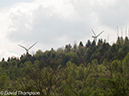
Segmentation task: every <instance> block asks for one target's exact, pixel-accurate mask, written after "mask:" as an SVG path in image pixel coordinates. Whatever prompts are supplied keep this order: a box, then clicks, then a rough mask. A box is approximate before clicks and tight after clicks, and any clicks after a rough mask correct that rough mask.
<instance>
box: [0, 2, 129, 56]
mask: <svg viewBox="0 0 129 96" xmlns="http://www.w3.org/2000/svg"><path fill="white" fill-rule="evenodd" d="M30 1H31V2H29V3H28V2H24V3H23V2H22V3H21V2H19V3H15V4H13V5H11V6H9V7H6V8H3V9H1V10H0V33H1V34H2V35H1V36H0V43H1V52H0V57H3V56H4V57H6V58H7V56H11V55H16V56H19V55H20V54H21V53H22V52H23V53H24V50H23V49H20V47H19V46H17V44H22V45H25V46H27V45H31V44H33V43H34V42H35V41H39V43H38V44H37V45H36V46H35V47H34V48H33V49H32V51H33V50H35V51H36V50H38V48H41V49H42V50H47V49H50V48H51V47H54V49H55V48H58V47H62V46H64V45H65V44H67V43H73V42H74V41H76V42H79V41H80V40H81V41H83V42H84V44H86V42H87V40H88V39H90V40H92V39H91V36H92V35H93V34H92V32H91V30H90V28H93V29H94V30H95V32H96V34H97V33H99V32H100V31H102V30H105V32H104V33H103V34H102V35H101V36H100V38H103V39H107V36H108V35H110V41H115V40H116V37H115V38H114V35H116V31H115V27H116V26H119V27H122V28H123V27H124V26H125V25H126V26H127V25H128V23H129V22H128V21H129V19H128V17H129V14H128V3H129V1H127V0H125V1H122V0H90V1H88V0H35V1H32V0H30ZM14 49H16V50H14Z"/></svg>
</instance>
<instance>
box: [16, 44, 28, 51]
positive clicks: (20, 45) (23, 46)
mask: <svg viewBox="0 0 129 96" xmlns="http://www.w3.org/2000/svg"><path fill="white" fill-rule="evenodd" d="M18 46H20V47H22V48H24V49H25V50H26V51H27V48H26V47H24V46H22V45H19V44H18Z"/></svg>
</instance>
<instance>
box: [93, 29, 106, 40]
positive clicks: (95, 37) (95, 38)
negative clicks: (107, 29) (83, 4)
mask: <svg viewBox="0 0 129 96" xmlns="http://www.w3.org/2000/svg"><path fill="white" fill-rule="evenodd" d="M91 31H92V32H93V34H94V36H92V38H94V40H95V42H97V37H98V36H99V35H100V34H102V33H103V32H104V30H103V31H102V32H100V33H99V34H98V35H96V34H95V32H94V31H93V29H91Z"/></svg>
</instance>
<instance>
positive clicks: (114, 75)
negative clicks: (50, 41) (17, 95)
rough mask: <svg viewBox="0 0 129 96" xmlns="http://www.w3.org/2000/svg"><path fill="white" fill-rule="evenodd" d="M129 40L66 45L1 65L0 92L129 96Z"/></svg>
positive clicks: (46, 94) (119, 38)
mask: <svg viewBox="0 0 129 96" xmlns="http://www.w3.org/2000/svg"><path fill="white" fill-rule="evenodd" d="M128 52H129V39H128V37H126V38H125V39H123V38H122V37H118V39H117V41H116V42H115V43H114V44H112V45H110V44H109V43H108V42H106V41H103V40H102V39H99V40H98V43H97V44H96V43H95V41H92V42H91V41H90V40H88V41H87V42H86V44H85V45H84V44H83V43H82V42H80V43H79V45H77V44H74V45H73V46H71V45H70V44H68V45H65V48H64V49H63V48H58V49H57V50H54V49H53V48H52V49H51V50H50V51H48V50H46V51H45V52H43V51H42V50H38V51H37V52H36V53H35V54H34V55H30V54H25V55H21V57H20V58H16V57H9V58H8V60H7V61H5V60H4V58H3V59H2V61H1V62H0V86H1V87H0V90H3V91H5V90H8V91H17V90H21V91H25V92H31V91H38V92H40V95H41V96H128V95H129V88H128V86H129V75H128V73H129V70H128V69H129V53H128Z"/></svg>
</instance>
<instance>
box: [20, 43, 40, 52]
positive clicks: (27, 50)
mask: <svg viewBox="0 0 129 96" xmlns="http://www.w3.org/2000/svg"><path fill="white" fill-rule="evenodd" d="M36 43H38V42H36ZM36 43H34V44H33V45H32V46H30V47H29V48H28V49H27V48H26V47H24V46H22V45H19V44H18V45H19V46H20V47H22V48H24V49H25V50H26V54H29V50H30V49H31V48H32V47H33V46H34V45H35V44H36Z"/></svg>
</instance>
